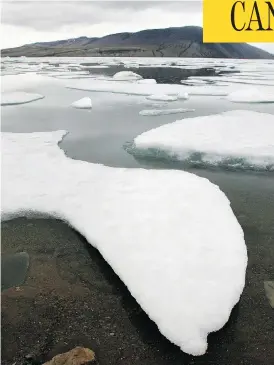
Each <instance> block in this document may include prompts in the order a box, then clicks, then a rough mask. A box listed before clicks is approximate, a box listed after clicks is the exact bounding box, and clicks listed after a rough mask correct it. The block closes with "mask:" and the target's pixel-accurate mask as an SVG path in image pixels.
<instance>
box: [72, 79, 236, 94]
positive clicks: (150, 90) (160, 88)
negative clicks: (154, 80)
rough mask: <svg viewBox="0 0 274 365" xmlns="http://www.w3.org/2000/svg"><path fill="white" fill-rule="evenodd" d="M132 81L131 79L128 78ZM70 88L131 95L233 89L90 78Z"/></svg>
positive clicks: (227, 91)
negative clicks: (91, 79)
mask: <svg viewBox="0 0 274 365" xmlns="http://www.w3.org/2000/svg"><path fill="white" fill-rule="evenodd" d="M127 81H130V80H127ZM67 88H69V89H77V90H84V91H98V92H110V93H118V94H131V95H143V96H148V95H153V94H166V95H178V94H184V93H188V94H189V95H201V96H226V95H228V94H229V93H230V92H231V90H229V87H224V88H221V87H216V86H185V85H176V84H141V83H137V82H118V81H115V80H113V81H105V80H94V81H92V82H90V81H88V80H77V81H71V82H70V84H68V85H67Z"/></svg>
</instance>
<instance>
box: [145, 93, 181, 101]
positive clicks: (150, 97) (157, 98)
mask: <svg viewBox="0 0 274 365" xmlns="http://www.w3.org/2000/svg"><path fill="white" fill-rule="evenodd" d="M147 99H148V100H155V101H175V100H178V95H165V94H153V95H148V96H147Z"/></svg>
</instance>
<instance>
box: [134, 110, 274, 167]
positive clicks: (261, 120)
mask: <svg viewBox="0 0 274 365" xmlns="http://www.w3.org/2000/svg"><path fill="white" fill-rule="evenodd" d="M273 136H274V115H272V114H266V113H259V112H254V111H248V110H234V111H228V112H223V113H220V114H214V115H208V116H202V117H195V118H185V119H182V120H177V121H176V122H173V123H170V124H165V125H163V126H160V127H158V128H155V129H152V130H149V131H147V132H144V133H142V134H140V135H139V136H137V137H136V138H135V139H134V148H133V150H132V152H133V154H134V153H137V154H138V151H142V155H144V156H145V155H146V154H148V155H149V154H150V153H151V151H152V150H153V151H158V152H159V151H161V152H163V153H165V154H166V155H167V156H168V157H169V158H171V159H175V160H182V161H188V160H189V159H191V158H192V157H191V156H192V155H195V154H199V155H200V160H201V162H203V163H205V164H207V165H218V164H219V163H226V164H227V165H229V160H231V159H234V160H237V159H238V160H239V159H240V160H243V161H244V163H245V164H248V165H251V166H253V167H255V168H260V169H272V170H273V169H274V139H273ZM158 152H157V155H158Z"/></svg>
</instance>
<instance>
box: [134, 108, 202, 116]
mask: <svg viewBox="0 0 274 365" xmlns="http://www.w3.org/2000/svg"><path fill="white" fill-rule="evenodd" d="M194 111H195V109H184V108H177V109H145V110H141V111H140V112H139V114H140V115H144V116H157V115H169V114H179V113H187V112H194Z"/></svg>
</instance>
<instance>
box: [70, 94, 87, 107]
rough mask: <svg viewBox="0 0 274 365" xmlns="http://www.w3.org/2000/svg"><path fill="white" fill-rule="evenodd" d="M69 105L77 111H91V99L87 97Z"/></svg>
mask: <svg viewBox="0 0 274 365" xmlns="http://www.w3.org/2000/svg"><path fill="white" fill-rule="evenodd" d="M71 105H72V106H73V107H74V108H77V109H91V108H92V102H91V98H89V97H88V96H86V97H84V98H82V99H80V100H77V101H75V102H74V103H72V104H71Z"/></svg>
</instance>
